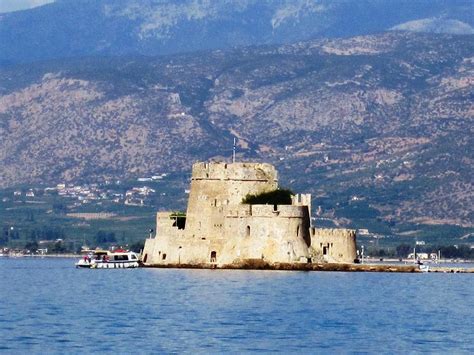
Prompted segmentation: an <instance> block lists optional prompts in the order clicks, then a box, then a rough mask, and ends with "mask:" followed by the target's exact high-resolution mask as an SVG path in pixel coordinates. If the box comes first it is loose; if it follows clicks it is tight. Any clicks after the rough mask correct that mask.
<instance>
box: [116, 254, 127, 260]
mask: <svg viewBox="0 0 474 355" xmlns="http://www.w3.org/2000/svg"><path fill="white" fill-rule="evenodd" d="M114 260H117V261H123V260H128V255H114Z"/></svg>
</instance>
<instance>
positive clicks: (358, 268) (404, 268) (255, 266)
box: [145, 260, 474, 273]
mask: <svg viewBox="0 0 474 355" xmlns="http://www.w3.org/2000/svg"><path fill="white" fill-rule="evenodd" d="M145 267H150V268H176V269H219V270H284V271H342V272H398V273H400V272H401V273H415V272H422V271H421V270H420V269H419V268H418V266H416V265H376V264H338V263H320V264H319V263H318V264H315V263H296V264H295V263H267V262H265V261H262V260H246V261H245V262H241V263H233V264H227V265H222V266H217V265H209V264H207V263H206V264H166V265H154V266H145ZM429 272H435V273H474V269H472V268H458V267H456V268H453V267H439V268H438V267H437V268H432V269H430V270H429Z"/></svg>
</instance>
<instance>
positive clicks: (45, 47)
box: [0, 0, 474, 64]
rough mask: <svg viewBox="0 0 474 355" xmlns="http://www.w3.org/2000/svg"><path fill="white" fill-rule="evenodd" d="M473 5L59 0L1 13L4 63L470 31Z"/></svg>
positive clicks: (375, 0)
mask: <svg viewBox="0 0 474 355" xmlns="http://www.w3.org/2000/svg"><path fill="white" fill-rule="evenodd" d="M473 6H474V5H473V3H472V2H471V1H469V0H457V1H451V2H449V4H447V3H446V1H444V0H417V1H413V2H409V1H403V0H393V1H390V2H387V1H385V0H349V1H332V0H318V1H312V0H220V1H197V0H182V1H175V0H161V1H155V0H58V1H56V2H55V3H52V4H48V5H45V6H41V7H38V8H34V9H31V10H25V11H18V12H13V13H7V14H1V15H0V38H1V39H2V40H1V41H0V64H2V63H4V64H15V63H19V62H30V61H35V60H48V59H56V58H75V57H84V56H96V55H101V56H108V55H111V56H116V55H119V56H121V55H131V54H133V55H138V54H143V55H162V54H172V53H180V52H191V51H195V50H207V49H225V48H233V47H237V46H248V45H261V44H274V43H291V42H295V41H301V40H308V39H314V38H323V37H352V36H356V35H366V34H372V33H378V32H381V31H386V30H389V29H390V28H399V29H405V30H412V29H414V30H421V31H441V32H446V31H447V32H449V31H451V30H453V31H455V32H456V31H457V32H459V30H463V29H464V32H463V33H466V32H465V31H466V29H467V30H469V28H472V27H473V26H474V19H473V17H472V13H473V11H474V8H473ZM426 19H437V20H436V21H437V22H436V23H435V24H433V23H431V22H430V23H427V22H426ZM420 21H421V23H420ZM423 21H425V22H423ZM443 21H444V22H443ZM439 23H444V25H443V26H439ZM397 26H399V27H397Z"/></svg>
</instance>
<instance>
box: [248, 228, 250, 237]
mask: <svg viewBox="0 0 474 355" xmlns="http://www.w3.org/2000/svg"><path fill="white" fill-rule="evenodd" d="M247 237H250V226H247Z"/></svg>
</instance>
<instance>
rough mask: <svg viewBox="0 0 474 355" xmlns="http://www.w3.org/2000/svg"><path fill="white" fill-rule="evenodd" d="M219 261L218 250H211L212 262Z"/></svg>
mask: <svg viewBox="0 0 474 355" xmlns="http://www.w3.org/2000/svg"><path fill="white" fill-rule="evenodd" d="M215 262H217V252H216V251H214V250H213V251H211V263H215Z"/></svg>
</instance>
